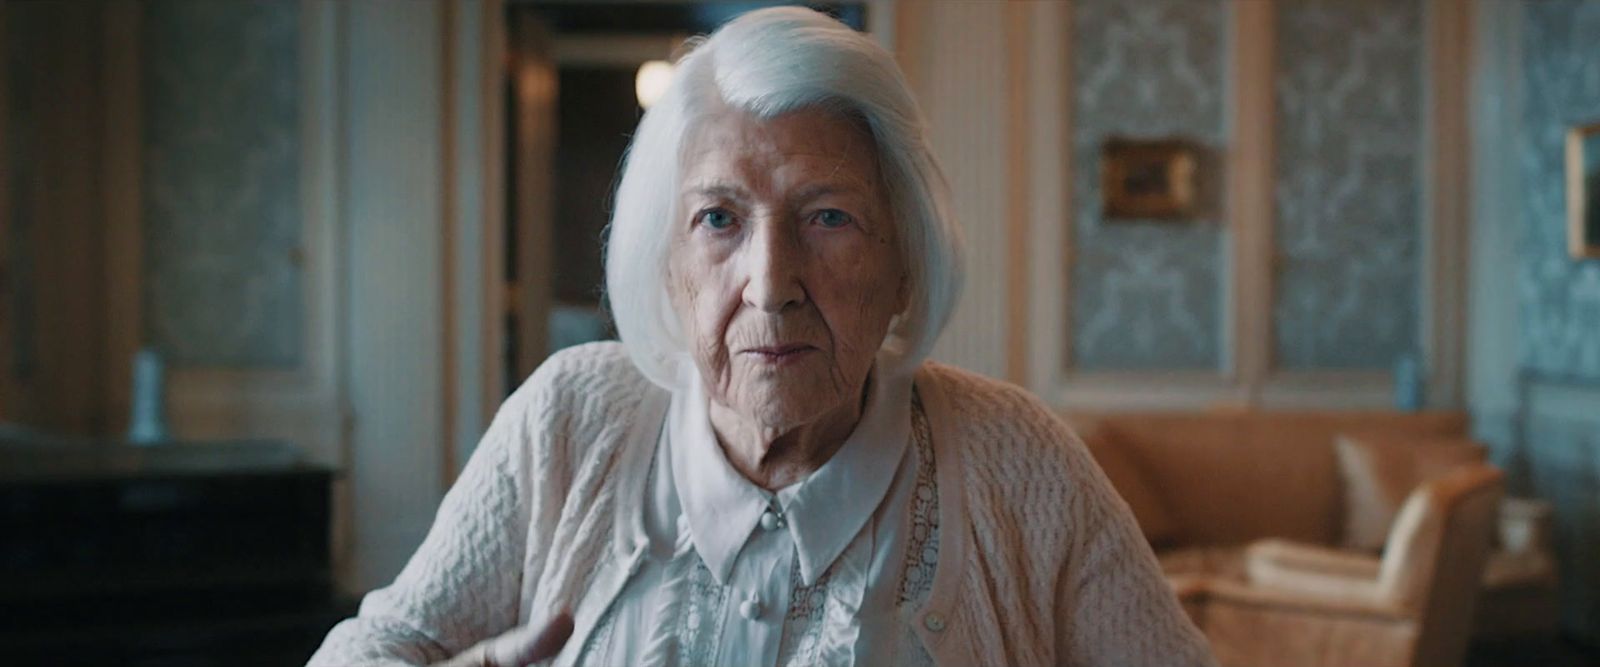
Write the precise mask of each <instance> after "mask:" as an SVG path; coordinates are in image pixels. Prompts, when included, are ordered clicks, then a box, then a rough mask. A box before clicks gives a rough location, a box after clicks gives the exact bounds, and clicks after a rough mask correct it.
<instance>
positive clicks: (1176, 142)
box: [1100, 138, 1200, 221]
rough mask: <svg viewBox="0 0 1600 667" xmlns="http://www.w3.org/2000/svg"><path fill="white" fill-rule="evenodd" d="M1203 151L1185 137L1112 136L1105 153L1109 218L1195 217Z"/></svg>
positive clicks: (1104, 206) (1103, 183) (1103, 185)
mask: <svg viewBox="0 0 1600 667" xmlns="http://www.w3.org/2000/svg"><path fill="white" fill-rule="evenodd" d="M1199 153H1200V151H1199V149H1198V148H1197V147H1196V146H1195V145H1194V144H1192V143H1189V142H1187V141H1184V140H1181V139H1120V138H1118V139H1109V140H1107V141H1106V143H1105V145H1104V146H1103V147H1102V148H1101V153H1100V192H1101V197H1100V199H1101V210H1102V215H1104V217H1105V219H1106V220H1112V221H1115V220H1128V219H1140V220H1150V219H1154V220H1170V221H1178V220H1185V219H1192V218H1194V217H1196V216H1197V215H1198V214H1199V209H1200V193H1199V190H1200V188H1199V185H1198V182H1197V181H1198V173H1199V170H1200V155H1199Z"/></svg>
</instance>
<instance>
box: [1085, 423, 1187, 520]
mask: <svg viewBox="0 0 1600 667" xmlns="http://www.w3.org/2000/svg"><path fill="white" fill-rule="evenodd" d="M1084 444H1085V445H1087V446H1088V448H1089V453H1090V454H1091V455H1093V456H1094V460H1095V463H1098V464H1100V470H1101V471H1103V472H1105V474H1106V478H1107V479H1109V480H1111V486H1112V488H1114V489H1116V491H1117V494H1118V495H1121V496H1122V499H1123V500H1124V501H1126V502H1127V503H1128V508H1129V509H1132V510H1133V518H1134V520H1135V521H1137V522H1138V523H1139V530H1140V531H1141V532H1143V533H1144V539H1145V540H1146V541H1148V542H1149V543H1150V544H1151V545H1152V546H1160V545H1163V544H1167V543H1169V542H1171V540H1172V538H1173V537H1174V536H1175V535H1176V533H1177V524H1175V523H1173V521H1172V513H1171V512H1168V511H1167V507H1166V504H1165V503H1163V502H1162V500H1161V496H1160V494H1158V493H1157V492H1156V487H1155V486H1154V485H1153V484H1151V482H1150V477H1149V475H1146V474H1145V472H1144V470H1143V469H1141V468H1140V467H1139V464H1138V462H1137V461H1135V460H1134V459H1133V457H1132V454H1131V450H1130V449H1129V448H1128V447H1126V446H1124V445H1122V444H1121V443H1119V442H1118V441H1117V439H1116V438H1115V437H1114V436H1112V435H1111V434H1110V433H1108V432H1106V431H1104V430H1099V431H1096V432H1094V433H1092V434H1089V435H1087V436H1086V437H1085V438H1084Z"/></svg>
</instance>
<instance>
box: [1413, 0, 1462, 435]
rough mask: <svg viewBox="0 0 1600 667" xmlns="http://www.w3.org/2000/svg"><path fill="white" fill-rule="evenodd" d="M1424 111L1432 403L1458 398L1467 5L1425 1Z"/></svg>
mask: <svg viewBox="0 0 1600 667" xmlns="http://www.w3.org/2000/svg"><path fill="white" fill-rule="evenodd" d="M1426 3H1427V4H1426V5H1425V6H1424V10H1425V11H1424V16H1425V22H1426V28H1425V30H1426V33H1427V39H1426V62H1427V66H1426V68H1425V70H1424V72H1425V76H1426V77H1427V80H1426V95H1425V99H1426V109H1427V111H1426V115H1425V120H1424V122H1423V131H1424V133H1425V135H1424V136H1425V138H1424V142H1423V146H1424V149H1423V159H1422V164H1421V165H1419V168H1420V169H1421V171H1422V179H1421V181H1422V187H1423V215H1422V224H1421V229H1420V230H1419V231H1420V234H1421V237H1422V244H1421V245H1422V249H1423V256H1422V257H1421V263H1422V271H1421V275H1420V278H1421V280H1420V281H1419V283H1420V284H1419V285H1418V289H1419V290H1420V291H1421V293H1420V294H1419V295H1418V303H1419V304H1421V305H1422V308H1421V317H1420V322H1419V323H1418V324H1419V325H1420V326H1419V329H1420V330H1419V332H1418V333H1419V337H1420V338H1421V340H1422V353H1423V354H1422V358H1423V360H1424V361H1423V363H1424V364H1425V366H1426V369H1425V371H1426V373H1427V380H1428V382H1427V386H1428V397H1427V403H1428V405H1429V407H1432V408H1456V407H1460V406H1461V405H1462V403H1463V400H1462V399H1463V394H1464V392H1463V381H1462V378H1463V376H1464V373H1463V371H1462V366H1463V364H1464V360H1463V357H1462V355H1463V353H1464V351H1465V349H1466V341H1465V340H1464V339H1465V338H1466V334H1465V332H1466V329H1467V318H1466V292H1467V266H1466V260H1467V238H1468V235H1469V233H1470V230H1469V229H1468V225H1469V217H1468V216H1469V210H1468V202H1469V194H1468V193H1469V192H1471V191H1470V190H1469V189H1468V188H1469V187H1470V185H1471V180H1472V165H1471V155H1472V149H1471V139H1472V130H1471V125H1470V123H1469V118H1468V109H1469V103H1470V97H1469V88H1468V84H1469V82H1470V79H1471V77H1472V45H1471V40H1472V37H1471V35H1472V19H1473V17H1472V9H1473V8H1472V5H1471V3H1470V2H1467V1H1465V0H1426Z"/></svg>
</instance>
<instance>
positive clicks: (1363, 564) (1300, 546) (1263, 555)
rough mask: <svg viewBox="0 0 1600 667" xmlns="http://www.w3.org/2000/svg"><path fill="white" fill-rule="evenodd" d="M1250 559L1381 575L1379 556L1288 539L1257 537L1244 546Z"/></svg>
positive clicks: (1349, 573) (1343, 573) (1336, 572)
mask: <svg viewBox="0 0 1600 667" xmlns="http://www.w3.org/2000/svg"><path fill="white" fill-rule="evenodd" d="M1245 559H1246V562H1247V563H1259V564H1260V565H1261V566H1273V567H1280V568H1285V569H1294V570H1301V571H1310V572H1319V573H1325V574H1334V575H1341V576H1350V577H1360V578H1366V579H1377V578H1378V564H1379V561H1378V559H1377V558H1376V557H1373V556H1368V555H1365V554H1362V553H1359V552H1355V551H1347V550H1342V549H1330V548H1327V547H1322V546H1317V545H1313V544H1305V543H1303V542H1291V541H1289V540H1279V539H1266V540H1257V541H1256V542H1254V543H1252V544H1251V545H1250V546H1249V547H1248V548H1246V549H1245Z"/></svg>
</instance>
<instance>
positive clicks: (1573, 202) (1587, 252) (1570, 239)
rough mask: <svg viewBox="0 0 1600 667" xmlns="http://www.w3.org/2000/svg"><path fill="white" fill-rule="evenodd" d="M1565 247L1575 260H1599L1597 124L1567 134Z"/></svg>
mask: <svg viewBox="0 0 1600 667" xmlns="http://www.w3.org/2000/svg"><path fill="white" fill-rule="evenodd" d="M1567 243H1568V245H1569V246H1570V248H1571V251H1572V256H1573V257H1576V258H1600V122H1597V123H1590V124H1588V125H1580V126H1578V127H1574V128H1572V129H1571V130H1568V131H1567Z"/></svg>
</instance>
